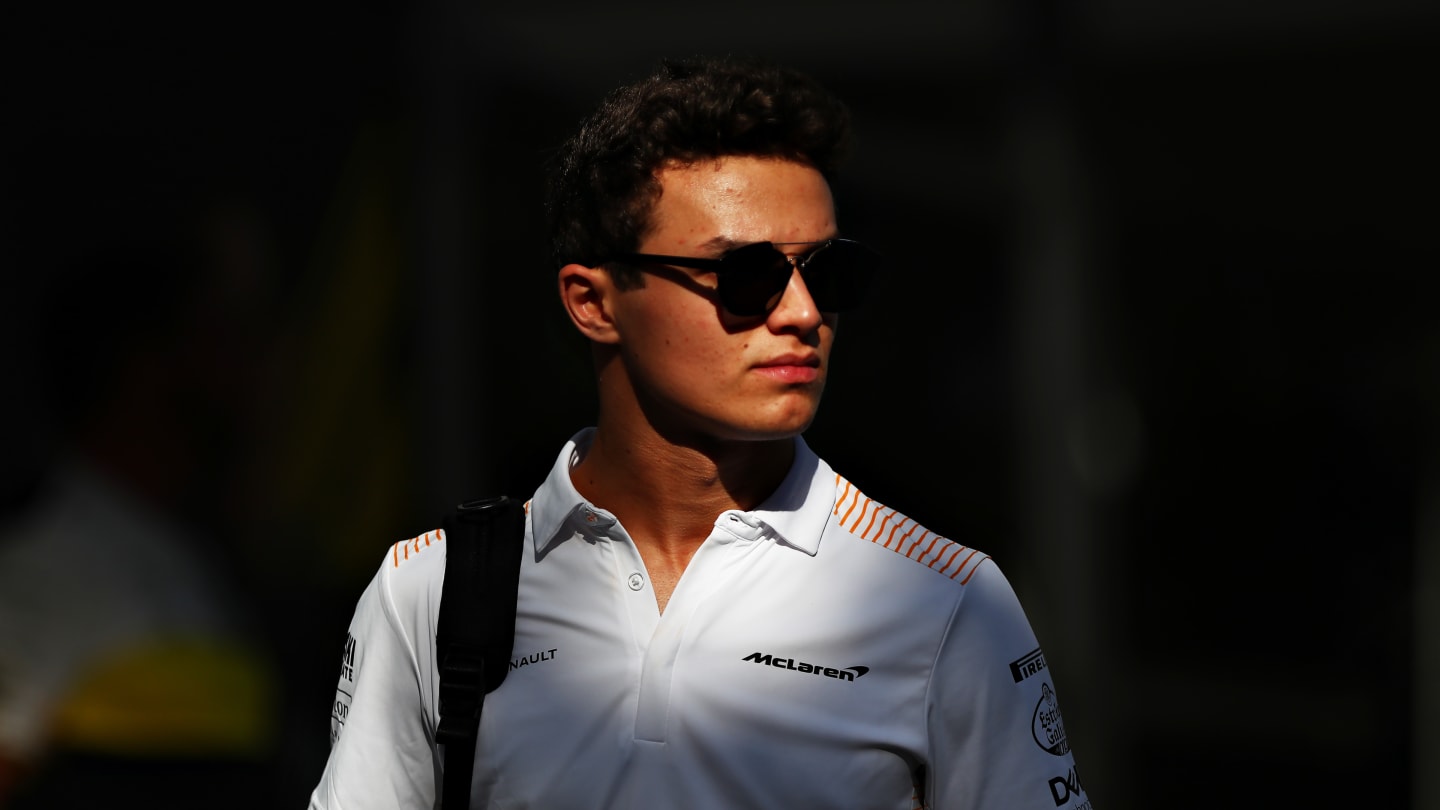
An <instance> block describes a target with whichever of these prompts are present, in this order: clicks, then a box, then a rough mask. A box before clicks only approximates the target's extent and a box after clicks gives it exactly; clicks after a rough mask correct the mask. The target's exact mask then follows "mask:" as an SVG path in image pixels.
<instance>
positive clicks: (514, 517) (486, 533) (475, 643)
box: [435, 495, 525, 810]
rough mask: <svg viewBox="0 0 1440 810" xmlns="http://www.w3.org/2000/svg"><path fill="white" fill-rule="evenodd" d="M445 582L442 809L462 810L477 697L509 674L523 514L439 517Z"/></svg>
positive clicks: (507, 506) (483, 511) (471, 510)
mask: <svg viewBox="0 0 1440 810" xmlns="http://www.w3.org/2000/svg"><path fill="white" fill-rule="evenodd" d="M442 528H444V529H445V581H444V586H443V590H442V591H441V598H440V616H439V619H438V620H437V621H436V627H435V648H436V651H437V653H438V656H439V660H440V727H439V728H438V729H437V730H436V733H435V739H436V741H437V742H439V743H440V744H442V745H444V746H445V753H444V756H445V778H444V784H443V785H442V788H441V790H442V793H441V796H442V802H443V804H442V806H443V807H444V808H445V810H466V808H467V807H468V806H469V804H470V778H471V775H472V774H473V773H474V767H475V737H476V736H477V735H478V734H479V731H480V709H481V707H482V706H483V705H484V702H485V695H486V694H487V693H489V692H492V691H494V690H495V688H496V687H498V686H499V685H500V683H501V682H502V681H504V680H505V674H506V673H507V672H509V670H510V653H511V652H512V650H513V649H514V646H515V600H516V596H517V593H518V590H519V580H520V556H521V553H522V552H523V548H524V537H525V507H524V504H523V503H521V502H520V501H517V500H515V499H514V498H509V497H506V496H503V495H502V496H500V497H498V498H486V499H484V500H479V501H469V502H467V503H463V504H460V506H459V507H457V508H456V509H455V511H454V512H452V513H450V514H449V515H447V516H446V517H445V520H444V522H443V523H442Z"/></svg>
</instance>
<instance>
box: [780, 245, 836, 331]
mask: <svg viewBox="0 0 1440 810" xmlns="http://www.w3.org/2000/svg"><path fill="white" fill-rule="evenodd" d="M790 264H791V265H792V266H794V267H795V269H794V270H793V271H791V273H790V280H789V281H788V282H786V284H785V291H784V292H783V293H781V295H780V303H778V304H776V305H775V309H773V310H771V311H770V315H769V317H768V318H767V319H766V323H767V324H769V326H770V328H771V329H773V330H775V331H777V332H779V331H784V330H787V329H790V330H796V331H799V332H800V333H801V334H806V333H809V332H811V331H814V330H815V329H816V328H817V327H819V326H820V323H821V321H822V320H823V319H822V317H821V314H820V308H819V307H818V306H816V305H815V299H814V298H812V297H811V296H810V288H809V287H807V286H806V285H805V278H804V276H803V275H801V273H800V268H799V263H798V262H796V260H795V259H794V258H793V257H792V258H791V260H790Z"/></svg>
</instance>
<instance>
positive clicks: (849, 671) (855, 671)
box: [744, 652, 870, 681]
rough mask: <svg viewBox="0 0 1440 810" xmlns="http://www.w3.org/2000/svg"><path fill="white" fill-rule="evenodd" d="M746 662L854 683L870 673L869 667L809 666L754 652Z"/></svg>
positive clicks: (800, 662)
mask: <svg viewBox="0 0 1440 810" xmlns="http://www.w3.org/2000/svg"><path fill="white" fill-rule="evenodd" d="M744 660H746V661H753V662H755V663H757V664H760V665H761V666H767V667H775V668H776V669H788V670H790V671H792V672H804V673H808V674H811V675H822V676H824V677H826V678H834V679H836V680H840V681H853V680H855V679H856V678H859V677H861V676H863V675H864V674H865V673H867V672H869V671H870V668H869V667H845V668H844V669H837V668H835V667H824V666H821V665H819V664H809V663H806V662H804V661H796V660H795V659H794V658H781V657H780V656H778V655H772V654H771V653H762V652H753V653H750V654H749V655H747V656H745V658H744Z"/></svg>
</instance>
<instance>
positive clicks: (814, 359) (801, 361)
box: [757, 354, 820, 368]
mask: <svg viewBox="0 0 1440 810" xmlns="http://www.w3.org/2000/svg"><path fill="white" fill-rule="evenodd" d="M781 366H803V367H805V368H819V367H820V355H818V354H782V355H780V356H779V357H775V358H772V359H770V360H767V361H765V362H763V363H760V364H759V365H758V366H757V368H778V367H781Z"/></svg>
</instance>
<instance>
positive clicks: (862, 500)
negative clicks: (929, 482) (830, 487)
mask: <svg viewBox="0 0 1440 810" xmlns="http://www.w3.org/2000/svg"><path fill="white" fill-rule="evenodd" d="M835 489H836V497H835V509H834V511H833V513H832V514H834V515H835V516H837V517H839V520H838V521H837V522H838V523H839V525H840V528H842V529H845V530H846V531H848V532H849V533H850V534H852V535H855V536H856V537H859V538H860V539H862V540H866V541H869V542H871V543H874V544H875V545H878V546H880V547H881V548H886V549H889V550H890V551H893V552H895V553H896V554H899V555H900V556H902V557H905V558H906V559H910V560H914V561H915V562H918V563H920V564H922V565H924V566H925V567H927V568H929V569H931V570H934V571H937V572H938V573H942V574H943V573H946V572H948V571H949V570H950V567H951V565H952V564H953V563H954V562H955V560H956V558H957V557H959V556H960V553H961V552H962V551H964V550H965V546H963V545H961V544H959V543H957V542H955V541H954V540H950V539H948V538H945V537H942V536H941V535H938V534H936V533H934V532H932V531H930V530H929V529H926V528H925V527H923V526H921V525H920V524H919V523H917V522H915V521H914V520H911V519H910V518H908V517H906V516H905V515H902V514H900V513H899V512H897V511H895V510H894V509H891V508H889V507H888V506H885V505H884V504H882V503H879V502H878V501H875V500H872V499H870V498H868V497H866V495H865V493H863V492H861V491H860V489H859V488H858V487H856V486H854V485H853V484H851V483H850V482H849V481H847V480H846V479H845V478H844V477H842V476H841V475H839V474H838V473H837V474H836V475H835ZM847 500H848V501H849V502H850V503H849V505H848V506H845V510H844V515H843V516H842V515H841V507H842V506H844V505H845V502H846V501H847ZM857 506H859V507H860V514H859V515H856V516H855V518H854V520H851V516H852V515H855V508H856V507H857ZM882 512H884V515H883V516H882V515H881V513H882ZM867 513H868V514H869V517H870V519H869V520H868V521H867V520H866V519H865V516H866V514H867ZM877 521H878V525H877ZM862 523H863V524H865V528H864V530H861V529H860V525H861V524H862ZM887 524H888V525H889V526H890V529H889V531H886V529H885V526H886V525H887ZM902 529H903V530H904V532H903V533H901V530H902ZM917 531H918V532H919V536H918V537H916V536H915V534H916V532H917ZM896 534H900V537H899V538H898V539H897V538H896V536H895V535H896ZM911 537H915V539H914V540H913V541H912V540H911V539H910V538H911ZM927 539H928V540H929V542H928V543H926V540H927ZM922 546H923V547H924V550H923V551H919V552H918V553H917V550H918V549H920V548H921V547H922ZM977 553H978V552H975V551H971V552H970V555H969V556H967V557H965V559H964V560H963V561H962V562H961V563H960V565H959V567H957V568H956V569H955V571H954V572H953V573H950V579H955V578H956V577H957V576H958V575H959V574H961V573H962V572H965V578H964V579H962V580H960V584H962V585H963V584H965V583H966V582H969V581H970V576H971V575H972V574H974V573H975V568H977V567H978V566H979V565H980V563H982V562H984V561H985V560H988V559H990V558H989V557H987V556H985V555H983V554H982V555H980V558H979V559H977V560H975V564H974V565H973V566H970V565H969V564H970V562H971V560H972V559H975V557H976V555H977ZM941 560H944V564H943V565H942V564H941ZM967 566H969V570H968V571H967V570H966V567H967Z"/></svg>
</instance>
